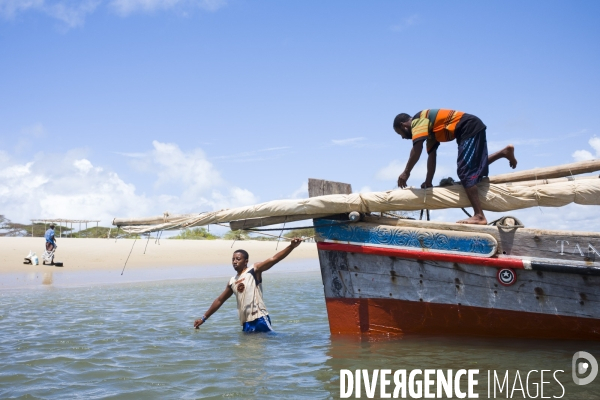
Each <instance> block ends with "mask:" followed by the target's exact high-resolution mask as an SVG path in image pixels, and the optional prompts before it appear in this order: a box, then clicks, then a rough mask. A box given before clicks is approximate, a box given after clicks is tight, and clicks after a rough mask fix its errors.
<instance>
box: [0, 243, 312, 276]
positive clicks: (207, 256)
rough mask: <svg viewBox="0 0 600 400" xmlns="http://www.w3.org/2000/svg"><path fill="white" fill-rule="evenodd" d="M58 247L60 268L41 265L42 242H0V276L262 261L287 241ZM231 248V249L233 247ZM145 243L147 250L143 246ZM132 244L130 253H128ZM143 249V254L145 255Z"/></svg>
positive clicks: (303, 252) (302, 255)
mask: <svg viewBox="0 0 600 400" xmlns="http://www.w3.org/2000/svg"><path fill="white" fill-rule="evenodd" d="M57 244H58V249H57V251H56V255H55V257H54V260H55V261H61V262H63V263H64V266H63V267H54V266H49V265H42V254H43V253H44V238H28V237H27V238H23V237H20V238H6V237H3V238H0V249H1V251H0V273H15V272H16V273H20V272H48V270H49V269H54V270H61V271H105V270H114V269H119V268H122V267H123V265H124V264H125V260H126V259H127V257H128V256H129V253H130V252H131V256H130V257H129V260H128V261H127V269H128V270H131V269H143V268H154V269H155V268H157V267H186V266H194V267H198V266H217V265H230V263H231V255H232V253H233V251H234V250H237V249H244V250H246V251H247V252H248V253H249V254H250V263H252V262H256V261H262V260H265V259H267V258H269V257H271V256H272V255H273V254H275V253H276V252H277V251H279V250H282V249H283V248H285V247H286V246H287V245H288V242H287V241H281V242H280V243H279V248H278V250H276V249H275V246H277V242H262V241H254V240H248V241H237V242H235V243H233V241H231V240H174V239H161V240H160V244H155V239H150V241H149V242H148V241H147V239H138V240H137V241H136V243H135V245H134V240H133V239H119V240H117V241H115V240H114V239H71V238H61V239H58V240H57ZM232 244H233V247H232ZM146 245H147V248H146ZM132 246H133V250H132ZM30 250H31V251H33V252H35V253H36V254H37V256H38V258H39V261H40V264H39V265H26V264H23V261H24V258H25V257H26V256H27V255H28V254H29V251H30ZM144 250H145V254H144ZM317 258H318V255H317V246H316V244H315V243H302V244H301V245H300V246H299V247H298V248H296V249H295V250H294V251H293V252H292V254H290V255H289V256H288V257H287V259H286V260H287V261H293V260H295V261H298V260H302V259H317Z"/></svg>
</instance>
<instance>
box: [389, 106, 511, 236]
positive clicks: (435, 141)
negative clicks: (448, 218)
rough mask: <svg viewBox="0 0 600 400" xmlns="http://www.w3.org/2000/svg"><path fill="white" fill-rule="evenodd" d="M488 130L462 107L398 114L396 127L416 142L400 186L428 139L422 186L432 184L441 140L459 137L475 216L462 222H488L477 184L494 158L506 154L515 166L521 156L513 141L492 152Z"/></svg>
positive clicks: (462, 176) (464, 179)
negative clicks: (488, 140) (487, 135)
mask: <svg viewBox="0 0 600 400" xmlns="http://www.w3.org/2000/svg"><path fill="white" fill-rule="evenodd" d="M485 130H486V126H485V125H484V124H483V122H481V120H480V119H479V118H477V117H476V116H474V115H471V114H467V113H464V112H462V111H456V110H446V109H441V108H440V109H430V110H423V111H420V112H418V113H417V114H415V116H414V117H412V118H411V117H410V115H408V114H404V113H402V114H398V115H397V116H396V118H395V119H394V131H396V133H397V134H399V135H400V136H402V138H403V139H407V140H412V142H413V147H412V149H411V151H410V156H409V158H408V162H407V163H406V168H405V169H404V172H402V174H400V176H399V177H398V186H399V187H401V188H405V187H406V181H407V180H408V178H409V176H410V172H411V171H412V169H413V167H414V166H415V164H416V163H417V161H419V158H420V157H421V153H422V151H423V143H427V154H428V158H427V177H426V178H425V182H423V184H422V185H421V187H422V188H428V187H432V186H433V184H432V181H433V175H434V174H435V167H436V157H437V148H438V147H439V145H440V142H449V141H451V140H454V139H456V142H457V143H458V160H457V164H458V167H457V173H458V178H459V179H460V181H461V183H462V185H463V187H464V188H465V191H466V193H467V197H468V198H469V201H470V202H471V205H472V206H473V211H474V215H473V216H472V217H470V218H467V219H463V220H460V221H458V223H459V224H476V225H486V224H487V219H486V218H485V215H484V214H483V209H482V208H481V202H480V201H479V194H478V191H477V184H478V183H479V182H480V181H481V179H482V178H483V177H486V176H488V174H489V170H488V166H489V165H490V164H491V163H493V162H494V161H496V160H499V159H501V158H506V159H507V160H508V163H509V165H510V167H511V168H515V167H516V166H517V159H516V158H515V149H514V147H513V145H512V144H511V145H508V146H506V147H505V148H503V149H502V150H500V151H497V152H496V153H494V154H492V155H490V156H488V149H487V140H486V137H485Z"/></svg>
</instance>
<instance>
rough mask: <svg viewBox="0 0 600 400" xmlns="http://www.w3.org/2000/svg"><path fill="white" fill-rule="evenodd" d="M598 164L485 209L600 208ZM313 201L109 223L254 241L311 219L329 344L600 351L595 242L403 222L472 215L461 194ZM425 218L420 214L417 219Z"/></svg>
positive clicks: (334, 193)
mask: <svg viewBox="0 0 600 400" xmlns="http://www.w3.org/2000/svg"><path fill="white" fill-rule="evenodd" d="M598 170H600V160H594V161H589V162H582V163H574V164H569V165H566V166H560V167H551V168H540V169H536V170H530V171H523V172H518V173H512V174H505V175H498V176H495V177H490V178H489V179H487V180H485V181H484V182H482V183H480V184H479V185H478V189H479V194H480V198H481V200H482V205H483V208H484V210H489V211H510V210H515V209H521V208H527V207H534V206H546V207H560V206H564V205H566V204H569V203H577V204H585V205H600V179H599V176H598V175H594V176H583V177H579V176H577V177H576V176H575V175H578V174H581V173H587V172H593V171H598ZM309 196H310V197H309V199H303V200H281V201H275V202H269V203H263V204H259V205H256V206H250V207H241V208H236V209H230V210H221V211H216V212H212V213H202V214H187V215H168V214H165V215H163V216H162V217H151V218H134V219H125V218H116V219H115V220H114V221H113V224H115V225H117V226H119V227H120V228H122V229H124V230H126V231H128V232H138V233H144V232H150V231H157V230H162V229H180V228H182V227H190V226H197V225H206V224H209V223H210V224H213V223H221V222H229V223H230V226H231V229H233V230H237V229H245V230H251V229H256V228H257V227H264V226H269V225H273V224H280V223H287V222H292V221H298V220H305V219H313V224H314V227H315V231H316V237H315V239H316V241H317V247H318V253H319V261H320V266H321V273H322V278H323V286H324V292H325V302H326V307H327V313H328V318H329V325H330V330H331V333H332V334H345V335H357V336H372V335H386V336H402V335H405V334H427V335H441V336H454V335H459V336H488V337H518V338H547V339H577V340H600V233H598V232H577V231H562V230H554V231H553V230H541V229H532V228H525V227H524V226H523V225H522V224H521V223H520V221H519V220H518V219H516V218H514V217H504V218H501V219H500V220H498V221H495V222H494V223H493V225H488V226H480V225H464V224H456V223H441V222H432V221H423V220H414V219H407V218H402V217H398V216H394V215H390V214H387V212H389V211H398V210H402V211H411V210H424V209H427V210H429V209H443V208H456V207H468V206H469V203H468V199H467V198H466V194H465V193H464V190H463V189H462V186H460V185H453V186H449V187H436V188H430V189H411V188H409V189H398V190H393V191H388V192H379V193H366V194H352V193H351V187H350V185H348V184H344V183H338V182H331V181H325V180H317V179H310V180H309ZM422 214H423V213H421V215H422Z"/></svg>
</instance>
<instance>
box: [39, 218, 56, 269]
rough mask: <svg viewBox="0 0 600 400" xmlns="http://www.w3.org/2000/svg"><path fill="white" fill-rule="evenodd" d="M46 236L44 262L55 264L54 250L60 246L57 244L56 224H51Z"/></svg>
mask: <svg viewBox="0 0 600 400" xmlns="http://www.w3.org/2000/svg"><path fill="white" fill-rule="evenodd" d="M44 237H45V238H46V251H45V252H44V254H43V255H42V263H43V264H46V263H47V262H48V263H50V264H54V251H55V250H56V248H57V247H58V246H57V245H56V237H55V236H54V224H50V227H49V228H48V230H47V231H46V233H45V234H44Z"/></svg>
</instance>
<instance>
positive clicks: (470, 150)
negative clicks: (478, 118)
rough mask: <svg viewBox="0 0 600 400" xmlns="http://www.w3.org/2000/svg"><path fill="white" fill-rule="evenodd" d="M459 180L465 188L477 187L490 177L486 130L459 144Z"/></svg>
mask: <svg viewBox="0 0 600 400" xmlns="http://www.w3.org/2000/svg"><path fill="white" fill-rule="evenodd" d="M457 164H458V165H457V171H456V172H457V174H458V179H460V182H461V183H462V185H463V186H464V187H465V188H470V187H471V186H475V185H477V184H478V183H479V182H480V181H481V179H482V178H483V177H485V176H488V174H489V170H488V149H487V140H486V137H485V129H484V130H482V131H481V132H479V133H477V134H476V135H475V136H473V137H472V138H468V139H465V140H462V141H461V142H460V143H459V144H458V160H457Z"/></svg>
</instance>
